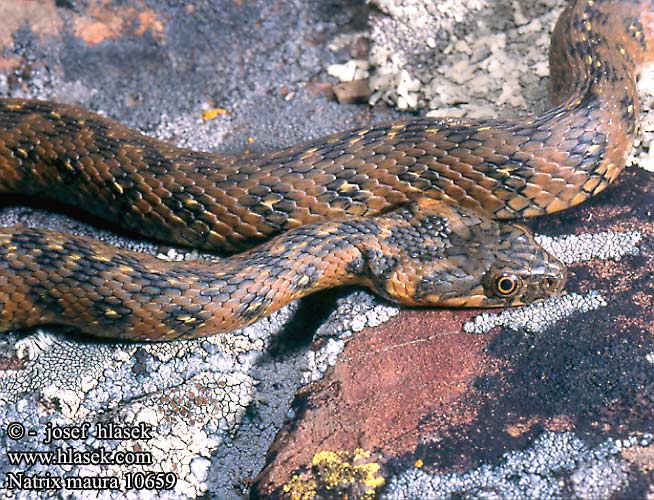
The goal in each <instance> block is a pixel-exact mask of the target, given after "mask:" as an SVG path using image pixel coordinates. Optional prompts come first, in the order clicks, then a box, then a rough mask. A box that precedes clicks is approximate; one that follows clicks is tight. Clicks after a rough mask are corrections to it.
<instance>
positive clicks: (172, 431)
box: [93, 373, 254, 498]
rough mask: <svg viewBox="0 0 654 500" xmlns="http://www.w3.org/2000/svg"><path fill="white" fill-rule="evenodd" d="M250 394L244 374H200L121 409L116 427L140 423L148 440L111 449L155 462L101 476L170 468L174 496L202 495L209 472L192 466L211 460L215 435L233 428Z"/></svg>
mask: <svg viewBox="0 0 654 500" xmlns="http://www.w3.org/2000/svg"><path fill="white" fill-rule="evenodd" d="M253 394H254V383H253V380H252V378H251V377H248V376H246V375H245V374H242V373H231V374H221V373H202V374H198V375H197V376H194V377H191V378H190V379H189V380H187V381H186V382H184V383H183V384H181V385H179V386H176V387H174V388H171V389H169V390H166V391H163V392H160V393H158V394H151V395H149V396H147V397H145V398H143V399H140V400H138V401H136V402H134V403H131V404H127V405H125V406H123V407H122V408H121V411H120V418H119V421H120V422H121V424H122V425H136V424H138V423H139V422H144V423H145V424H147V425H149V426H152V428H153V432H152V435H153V438H152V439H150V440H147V441H143V440H138V441H131V440H126V441H121V442H120V443H116V444H115V451H120V452H134V451H137V450H138V451H140V452H146V453H150V454H151V456H152V458H153V462H154V463H153V465H149V466H146V467H144V466H132V467H125V466H116V467H107V468H105V469H104V470H102V474H111V475H117V476H121V475H124V474H126V473H128V472H138V471H147V470H154V471H156V472H169V471H172V470H174V471H175V473H176V474H177V477H178V481H177V484H176V486H175V489H174V491H175V493H177V494H179V495H185V496H187V497H189V498H195V497H197V496H199V495H201V494H203V493H205V492H206V490H207V487H206V484H205V481H206V479H207V474H208V469H207V467H194V466H193V464H194V463H195V464H196V465H198V462H197V461H198V460H202V459H205V460H206V459H208V458H209V457H210V456H211V453H212V452H213V451H214V450H215V449H216V447H217V446H219V445H220V443H221V441H222V440H221V439H220V437H219V434H218V433H217V431H230V430H233V429H234V427H235V425H236V424H237V423H238V421H240V419H241V418H242V415H243V413H244V412H245V410H246V408H247V404H246V403H247V402H248V401H250V400H251V399H252V397H253ZM93 444H94V445H97V444H98V443H93Z"/></svg>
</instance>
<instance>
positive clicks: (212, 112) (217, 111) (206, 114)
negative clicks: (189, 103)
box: [202, 108, 229, 122]
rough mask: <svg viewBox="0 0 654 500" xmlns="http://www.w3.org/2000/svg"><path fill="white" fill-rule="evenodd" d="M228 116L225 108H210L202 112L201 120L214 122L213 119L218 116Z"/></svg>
mask: <svg viewBox="0 0 654 500" xmlns="http://www.w3.org/2000/svg"><path fill="white" fill-rule="evenodd" d="M228 114H229V111H227V110H226V109H225V108H212V109H207V110H206V111H203V112H202V119H203V120H204V121H205V122H208V121H210V120H214V119H215V118H218V117H219V116H223V115H228Z"/></svg>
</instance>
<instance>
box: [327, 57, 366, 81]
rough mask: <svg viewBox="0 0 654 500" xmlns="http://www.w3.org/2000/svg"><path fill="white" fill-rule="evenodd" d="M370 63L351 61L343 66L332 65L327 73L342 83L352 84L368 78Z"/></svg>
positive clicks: (362, 60)
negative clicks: (354, 81)
mask: <svg viewBox="0 0 654 500" xmlns="http://www.w3.org/2000/svg"><path fill="white" fill-rule="evenodd" d="M369 70H370V63H369V62H368V61H367V60H366V59H351V60H350V61H348V62H346V63H343V64H332V65H331V66H329V67H328V68H327V73H329V74H330V75H331V76H334V77H336V78H338V79H339V80H340V81H341V82H351V81H353V80H361V79H363V78H368V76H369V75H370V72H369Z"/></svg>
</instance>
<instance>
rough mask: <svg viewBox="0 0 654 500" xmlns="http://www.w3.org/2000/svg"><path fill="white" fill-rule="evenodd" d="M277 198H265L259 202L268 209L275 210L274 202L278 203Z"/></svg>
mask: <svg viewBox="0 0 654 500" xmlns="http://www.w3.org/2000/svg"><path fill="white" fill-rule="evenodd" d="M278 202H279V200H277V199H267V200H263V201H262V202H261V204H262V205H264V206H266V207H268V208H269V209H270V210H275V203H278Z"/></svg>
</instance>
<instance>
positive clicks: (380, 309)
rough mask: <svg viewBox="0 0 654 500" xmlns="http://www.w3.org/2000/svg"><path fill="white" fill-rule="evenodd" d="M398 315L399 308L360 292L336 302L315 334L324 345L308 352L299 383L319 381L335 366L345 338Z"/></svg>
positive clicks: (343, 346)
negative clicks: (323, 341)
mask: <svg viewBox="0 0 654 500" xmlns="http://www.w3.org/2000/svg"><path fill="white" fill-rule="evenodd" d="M399 312H400V309H399V308H398V307H396V306H393V305H391V304H389V303H388V302H384V301H382V300H381V299H379V298H377V297H375V296H374V295H371V294H369V293H367V292H363V291H357V292H354V293H352V294H350V295H348V296H347V297H344V298H342V299H339V300H338V305H337V308H336V310H335V311H334V312H333V313H331V314H330V315H329V317H328V318H327V320H326V321H325V322H324V323H323V324H322V325H321V326H320V328H319V329H318V331H317V332H316V337H323V338H326V342H325V343H324V344H323V345H321V346H320V347H319V348H318V349H316V350H312V351H309V352H308V353H307V366H306V368H305V370H303V376H302V382H303V383H308V382H311V381H315V380H319V379H320V378H322V376H323V374H324V373H325V371H326V370H327V369H328V368H329V367H331V366H334V365H335V364H336V361H337V359H338V355H339V354H340V353H341V352H342V351H343V349H344V348H345V342H344V339H347V338H348V337H350V336H352V335H353V334H354V333H356V332H360V331H361V330H363V329H364V328H366V327H375V326H379V325H381V324H382V323H385V322H386V321H388V320H389V319H391V318H392V317H393V316H396V315H398V314H399Z"/></svg>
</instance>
